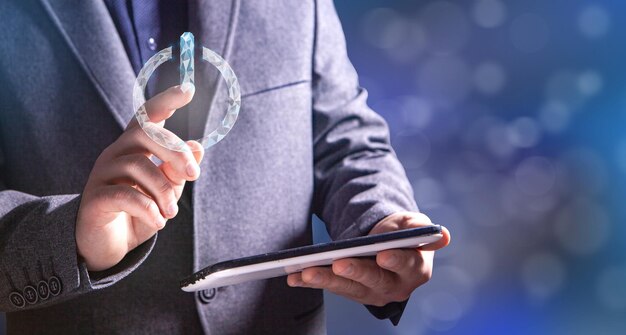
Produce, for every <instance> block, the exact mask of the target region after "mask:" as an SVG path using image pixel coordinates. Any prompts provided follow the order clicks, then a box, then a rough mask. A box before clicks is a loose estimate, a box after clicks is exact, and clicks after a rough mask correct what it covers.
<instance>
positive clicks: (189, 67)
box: [133, 32, 241, 151]
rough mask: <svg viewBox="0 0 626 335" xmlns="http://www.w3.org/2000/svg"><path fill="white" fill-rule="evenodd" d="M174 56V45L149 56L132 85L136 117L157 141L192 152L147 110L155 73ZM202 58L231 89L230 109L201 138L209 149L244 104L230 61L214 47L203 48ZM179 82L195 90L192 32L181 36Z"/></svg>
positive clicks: (186, 87)
mask: <svg viewBox="0 0 626 335" xmlns="http://www.w3.org/2000/svg"><path fill="white" fill-rule="evenodd" d="M170 59H172V47H168V48H166V49H163V50H161V51H159V52H157V53H156V54H155V55H154V56H152V57H151V58H150V59H148V62H146V64H145V65H144V66H143V68H142V69H141V71H139V75H138V76H137V79H136V80H135V85H134V87H133V109H134V110H135V117H136V118H137V121H138V122H139V125H140V126H141V128H142V129H143V130H144V131H145V132H146V134H147V135H148V136H149V137H150V138H151V139H152V140H154V141H155V142H157V143H158V144H160V145H162V146H164V147H166V148H168V149H170V150H174V151H189V147H188V146H187V144H186V143H185V141H183V140H181V139H180V138H178V137H177V136H176V135H174V134H173V133H172V132H170V131H169V130H167V129H165V128H163V127H161V126H159V125H157V124H156V123H153V122H151V121H150V118H149V117H148V113H147V112H146V108H145V106H144V105H145V103H146V98H145V90H146V85H147V84H148V80H149V79H150V76H151V75H152V73H153V72H154V71H155V70H156V69H157V68H158V67H159V66H160V65H161V64H163V63H165V62H166V61H168V60H170ZM202 59H203V60H205V61H207V62H209V63H211V64H212V65H213V66H215V67H216V68H217V70H218V71H219V72H220V74H221V75H222V78H224V80H225V81H226V85H227V88H228V108H227V111H226V115H225V116H224V119H222V122H221V123H220V125H219V126H218V127H217V128H216V129H215V130H213V131H212V132H210V133H209V134H208V135H206V136H204V137H203V138H201V139H198V140H196V141H198V142H199V143H200V144H202V147H203V148H204V149H208V148H210V147H212V146H213V145H215V144H217V143H218V142H219V141H221V140H222V139H223V138H224V137H225V136H226V135H227V134H228V132H229V131H230V130H231V129H232V127H233V125H234V124H235V122H236V121H237V117H238V116H239V108H240V107H241V89H240V88H239V81H238V80H237V76H235V72H234V71H233V69H232V68H231V67H230V65H228V63H227V62H226V61H225V60H224V59H223V58H222V57H221V56H220V55H218V54H217V53H215V52H214V51H213V50H211V49H209V48H207V47H202ZM180 84H181V89H182V90H183V91H185V92H186V91H187V90H189V89H195V84H194V37H193V34H192V33H190V32H185V33H183V34H182V35H181V36H180Z"/></svg>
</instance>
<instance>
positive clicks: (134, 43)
mask: <svg viewBox="0 0 626 335" xmlns="http://www.w3.org/2000/svg"><path fill="white" fill-rule="evenodd" d="M105 4H106V6H107V8H108V9H109V13H110V14H111V18H112V19H113V22H114V23H115V27H116V28H117V31H118V33H119V35H120V37H121V39H122V43H124V49H126V54H127V55H128V59H129V60H130V64H131V65H132V67H133V70H134V71H135V74H138V73H139V71H140V70H141V68H142V67H143V65H144V64H145V63H146V62H147V61H148V59H150V57H152V56H154V54H156V53H157V52H159V51H160V50H162V49H164V48H167V47H169V46H176V47H175V48H174V50H178V48H177V46H178V43H179V42H178V41H179V37H180V35H181V34H182V33H183V32H185V31H187V28H188V22H189V14H188V5H187V1H180V0H161V1H157V0H128V1H125V0H105ZM175 52H176V51H174V53H175ZM175 58H176V57H175ZM175 63H176V64H175ZM179 78H180V75H179V72H178V64H177V62H167V63H165V64H163V65H162V66H160V67H159V68H158V69H157V70H156V71H155V72H154V74H153V75H152V78H150V80H149V81H148V85H147V87H146V98H147V99H149V98H150V97H153V96H154V95H156V94H158V93H159V92H161V91H163V90H165V89H167V88H168V87H170V86H174V85H178V84H180V79H179ZM129 94H130V93H129ZM186 116H187V111H186V109H181V111H179V112H177V113H174V115H173V116H172V117H171V118H170V119H168V120H167V121H166V126H165V127H166V128H167V129H169V130H172V131H173V132H174V133H175V134H177V135H178V136H179V137H181V138H182V139H184V140H187V139H189V137H188V132H187V117H186Z"/></svg>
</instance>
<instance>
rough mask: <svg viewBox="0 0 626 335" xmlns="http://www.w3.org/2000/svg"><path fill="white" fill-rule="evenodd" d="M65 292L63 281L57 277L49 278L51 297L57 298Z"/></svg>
mask: <svg viewBox="0 0 626 335" xmlns="http://www.w3.org/2000/svg"><path fill="white" fill-rule="evenodd" d="M62 290H63V284H62V283H61V279H59V277H57V276H52V277H50V278H48V291H50V295H52V296H54V297H56V296H57V295H59V293H61V291H62Z"/></svg>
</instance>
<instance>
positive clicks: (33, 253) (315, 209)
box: [0, 0, 416, 334]
mask: <svg viewBox="0 0 626 335" xmlns="http://www.w3.org/2000/svg"><path fill="white" fill-rule="evenodd" d="M191 6H192V8H191V9H190V13H192V14H193V15H192V16H191V17H190V21H191V22H190V31H192V32H193V33H194V34H195V36H196V44H198V45H200V44H201V45H204V46H207V47H209V48H211V49H213V50H215V51H217V52H218V53H220V54H221V55H223V56H224V58H225V59H227V60H228V62H229V63H230V64H231V66H232V67H233V69H234V70H235V72H236V74H237V76H238V78H239V81H240V83H241V89H242V109H241V114H240V119H239V120H238V122H237V124H236V125H235V127H234V128H233V130H232V131H231V133H230V134H229V136H228V137H227V138H226V139H225V140H224V141H222V142H221V143H220V144H218V145H217V146H215V147H213V148H211V149H210V150H208V151H207V152H206V158H205V160H204V161H203V162H202V166H201V168H202V171H203V172H202V176H201V177H200V179H199V180H198V181H196V182H195V184H194V187H193V196H192V200H191V203H186V204H185V203H184V202H185V201H184V199H183V200H182V201H181V202H183V204H182V205H181V214H179V217H177V219H175V220H173V221H172V222H170V224H168V227H167V228H166V229H165V230H163V231H162V232H160V233H159V237H158V241H157V236H155V237H153V238H152V239H150V240H149V241H147V242H146V243H144V244H143V245H141V246H140V247H138V248H137V249H135V250H134V251H132V252H131V253H130V254H128V255H127V257H126V258H125V259H124V260H123V261H122V262H121V263H119V264H118V265H117V266H115V267H114V268H112V269H110V270H108V271H105V272H99V273H94V272H88V271H87V270H86V268H85V265H84V263H83V262H82V261H81V259H80V258H79V257H77V252H76V242H75V234H74V227H75V220H76V213H77V210H78V205H79V202H80V194H81V191H82V189H83V187H84V184H85V182H86V180H87V177H88V174H89V172H90V170H91V167H92V165H93V163H94V161H95V160H96V158H97V157H98V155H99V154H100V153H101V152H102V150H103V149H104V148H106V147H107V146H108V145H110V144H111V143H112V142H113V141H114V140H115V139H116V138H117V137H118V136H119V135H120V134H121V133H122V131H123V129H124V128H125V126H126V124H127V123H128V122H129V120H131V118H132V117H133V110H132V103H131V96H132V94H131V92H132V85H133V82H134V74H133V71H132V69H131V66H130V63H129V61H128V58H127V56H126V54H125V52H124V48H123V46H122V43H121V41H120V38H119V36H118V34H117V32H116V30H115V27H114V25H113V23H112V21H111V18H110V16H109V15H108V12H107V10H106V8H105V6H104V4H103V3H102V2H101V1H78V0H74V1H73V0H19V1H18V0H15V1H0V31H2V34H0V46H1V47H0V168H1V170H0V182H1V184H2V185H1V186H0V187H1V191H0V271H1V272H2V273H0V310H2V311H6V312H8V313H7V322H8V327H9V331H10V332H14V333H65V334H67V333H83V332H88V333H107V334H109V333H118V332H124V333H126V332H128V333H140V332H146V333H147V332H156V331H158V332H167V333H193V332H201V331H204V332H206V333H213V334H231V333H232V334H237V333H272V334H279V333H285V334H295V333H324V332H325V325H324V313H323V304H322V293H321V292H320V291H318V290H310V289H302V288H289V287H288V286H287V285H286V281H285V279H284V278H277V279H272V280H266V281H258V282H252V283H246V284H241V285H235V286H231V287H225V288H222V289H219V290H218V291H207V292H200V293H198V294H190V293H184V292H182V291H180V289H179V288H178V286H177V280H178V279H180V278H181V277H184V276H186V275H189V274H191V273H192V272H193V271H195V270H198V269H200V268H202V267H204V266H207V265H209V264H211V263H214V262H217V261H221V260H226V259H231V258H234V257H243V256H247V255H253V254H257V253H262V252H269V251H275V250H280V249H284V248H290V247H295V246H302V245H307V244H310V243H311V224H310V223H311V214H312V213H315V214H317V215H318V216H319V217H320V218H321V219H322V220H323V221H324V222H325V223H326V224H327V228H328V230H329V232H330V235H331V236H332V238H334V239H341V238H348V237H353V236H358V235H364V234H367V233H368V231H369V230H370V229H371V227H372V226H373V225H374V224H375V223H376V222H378V221H379V220H380V219H382V218H383V217H385V216H387V215H389V214H391V213H393V212H397V211H403V210H416V206H415V203H414V201H413V197H412V191H411V189H410V186H409V184H408V182H407V180H406V176H405V173H404V171H403V169H402V167H401V165H400V164H399V162H398V161H397V159H396V157H395V155H394V153H393V151H392V148H391V146H390V144H389V138H388V130H387V126H386V125H385V123H384V121H383V120H382V118H380V117H379V116H378V115H377V114H375V113H374V112H373V111H371V110H370V109H369V108H368V107H367V105H366V97H367V93H366V92H365V91H364V90H363V89H361V88H359V86H358V81H357V75H356V73H355V71H354V69H353V67H352V65H351V64H350V62H349V60H348V57H347V54H346V49H345V42H344V39H343V33H342V30H341V26H340V22H339V20H338V18H337V15H336V13H335V10H334V7H333V5H332V2H331V1H330V0H319V1H300V0H299V1H262V2H261V1H239V0H221V1H212V2H208V1H207V2H203V1H200V2H193V4H191ZM205 72H206V75H207V78H206V80H210V81H211V82H212V83H213V86H214V87H215V92H217V93H215V94H212V93H210V92H197V93H196V96H195V97H194V102H197V104H196V106H204V108H205V109H209V106H210V108H213V109H216V110H219V109H220V108H223V104H224V101H225V100H226V90H225V88H224V86H223V80H222V79H221V78H220V77H218V76H217V75H216V73H215V72H216V71H215V72H210V71H205ZM196 73H198V71H196ZM197 75H198V74H197ZM214 114H215V113H214ZM208 121H210V120H208ZM208 121H207V120H204V121H203V122H197V121H193V120H191V121H190V125H189V126H190V128H191V129H192V130H194V129H195V130H194V131H196V132H198V133H202V132H206V131H207V130H211V129H207V126H206V125H207V124H209V123H210V122H208ZM172 236H175V238H174V237H172Z"/></svg>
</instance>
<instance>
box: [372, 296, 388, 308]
mask: <svg viewBox="0 0 626 335" xmlns="http://www.w3.org/2000/svg"><path fill="white" fill-rule="evenodd" d="M389 302H390V301H387V300H386V299H383V298H376V299H374V300H373V301H372V303H370V305H374V306H376V307H383V306H385V305H386V304H388V303H389Z"/></svg>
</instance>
